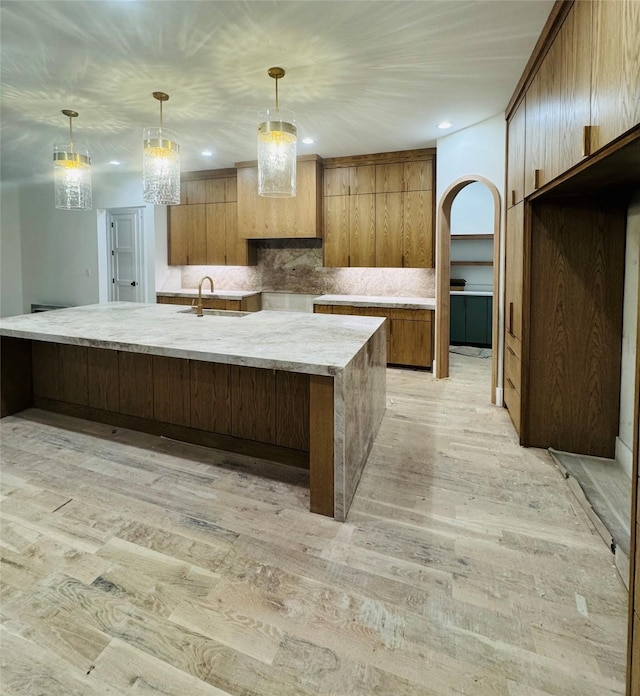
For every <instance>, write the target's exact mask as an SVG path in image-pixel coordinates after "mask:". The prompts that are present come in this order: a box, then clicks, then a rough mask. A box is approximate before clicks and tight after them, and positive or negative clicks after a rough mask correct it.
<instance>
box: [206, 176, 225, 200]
mask: <svg viewBox="0 0 640 696" xmlns="http://www.w3.org/2000/svg"><path fill="white" fill-rule="evenodd" d="M206 187H207V201H206V202H207V203H224V202H225V201H226V200H227V191H226V189H227V180H226V179H209V180H208V181H207V182H206Z"/></svg>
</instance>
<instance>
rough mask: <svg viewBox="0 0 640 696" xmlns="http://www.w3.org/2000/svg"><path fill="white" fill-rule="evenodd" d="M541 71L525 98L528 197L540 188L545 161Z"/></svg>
mask: <svg viewBox="0 0 640 696" xmlns="http://www.w3.org/2000/svg"><path fill="white" fill-rule="evenodd" d="M541 84H542V82H541V71H540V70H538V72H537V73H536V76H535V77H534V78H533V80H532V81H531V84H530V85H529V89H528V90H527V94H526V96H525V113H526V116H525V143H524V148H525V155H524V195H525V196H528V195H529V194H531V193H533V192H534V191H535V190H536V188H538V187H539V181H538V178H539V175H536V171H540V170H541V169H542V166H543V160H544V140H543V138H544V119H543V112H542V107H541Z"/></svg>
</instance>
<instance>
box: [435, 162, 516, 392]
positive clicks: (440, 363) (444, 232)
mask: <svg viewBox="0 0 640 696" xmlns="http://www.w3.org/2000/svg"><path fill="white" fill-rule="evenodd" d="M475 182H479V183H481V184H484V185H485V186H486V187H487V188H488V189H489V191H490V192H491V196H492V197H493V204H494V205H493V209H494V214H493V235H494V237H493V325H492V332H491V333H492V346H493V351H492V357H491V362H492V366H491V403H494V404H495V403H497V402H498V401H499V399H497V397H496V387H497V386H498V383H499V382H500V383H501V382H502V380H499V379H498V366H499V364H500V358H501V352H502V346H501V341H500V331H499V327H500V326H501V317H500V315H499V310H500V276H501V273H500V245H501V230H500V213H501V205H500V193H499V192H498V189H497V188H496V186H495V185H494V184H493V183H492V182H491V181H489V180H488V179H486V178H485V177H483V176H479V175H476V174H469V175H467V176H464V177H461V178H460V179H457V180H456V181H454V182H453V183H452V184H451V185H450V186H449V188H448V189H447V190H446V191H445V192H444V194H443V195H442V198H441V199H440V201H439V203H438V211H437V234H436V331H435V376H436V377H437V378H438V379H443V378H445V377H448V376H449V322H450V295H449V293H450V282H451V269H450V265H451V208H452V205H453V202H454V200H455V198H456V196H457V195H458V194H459V193H460V191H462V189H464V188H465V187H466V186H468V185H469V184H473V183H475ZM500 405H502V404H500Z"/></svg>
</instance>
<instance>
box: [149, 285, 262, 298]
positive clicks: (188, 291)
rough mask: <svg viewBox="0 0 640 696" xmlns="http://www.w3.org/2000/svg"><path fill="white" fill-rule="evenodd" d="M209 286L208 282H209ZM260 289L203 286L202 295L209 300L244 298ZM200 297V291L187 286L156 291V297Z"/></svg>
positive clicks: (251, 295) (255, 293) (257, 292)
mask: <svg viewBox="0 0 640 696" xmlns="http://www.w3.org/2000/svg"><path fill="white" fill-rule="evenodd" d="M207 287H209V286H208V284H207ZM259 294H260V291H259V290H214V291H213V292H205V289H204V287H203V288H202V297H203V298H206V299H207V300H211V299H214V300H243V299H244V298H245V297H253V296H254V295H259ZM158 296H159V297H198V291H197V290H195V289H194V288H185V289H180V290H159V291H158V292H156V297H158Z"/></svg>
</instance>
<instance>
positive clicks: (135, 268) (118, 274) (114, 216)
mask: <svg viewBox="0 0 640 696" xmlns="http://www.w3.org/2000/svg"><path fill="white" fill-rule="evenodd" d="M107 224H108V227H109V236H110V237H109V242H110V247H111V249H110V251H111V254H110V259H111V263H110V271H111V297H110V299H111V300H112V301H114V302H117V301H122V302H141V301H142V293H141V288H142V282H141V281H142V277H141V269H140V259H139V256H140V252H139V243H140V228H141V221H140V212H139V211H138V210H137V209H131V210H124V211H118V212H115V211H114V212H110V213H109V219H108V220H107Z"/></svg>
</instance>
